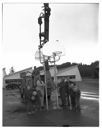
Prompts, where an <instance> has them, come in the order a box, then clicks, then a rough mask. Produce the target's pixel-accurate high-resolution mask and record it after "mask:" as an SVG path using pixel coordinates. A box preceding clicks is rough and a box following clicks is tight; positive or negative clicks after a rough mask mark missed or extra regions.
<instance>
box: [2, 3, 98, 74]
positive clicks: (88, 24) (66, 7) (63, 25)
mask: <svg viewBox="0 0 102 128" xmlns="http://www.w3.org/2000/svg"><path fill="white" fill-rule="evenodd" d="M42 6H43V4H42V3H39V4H35V3H34V4H30V3H27V4H25V3H22V4H20V3H19V4H17V3H16V4H15V3H14V4H13V3H12V4H10V3H8V4H7V3H5V4H3V25H2V27H3V43H2V54H3V63H2V67H6V71H7V72H9V69H10V67H12V66H13V67H14V70H15V71H19V70H22V69H25V68H29V67H33V66H37V67H38V66H41V64H40V62H39V61H38V60H35V53H36V51H37V50H38V45H39V25H38V17H39V15H40V13H41V12H42ZM49 6H50V8H51V15H50V23H49V24H50V27H49V30H50V31H49V42H47V44H45V45H44V48H43V50H42V51H43V54H45V55H52V52H54V51H62V56H61V58H60V60H59V61H58V62H57V64H61V63H65V62H76V63H85V64H90V63H91V62H94V61H96V60H99V55H98V47H99V42H98V35H99V34H98V19H99V5H98V4H86V3H85V4H81V3H80V4H78V3H77V4H74V3H73V4H68V3H66V4H65V3H64V4H62V3H61V4H60V3H57V4H55V3H53V4H52V3H50V5H49Z"/></svg>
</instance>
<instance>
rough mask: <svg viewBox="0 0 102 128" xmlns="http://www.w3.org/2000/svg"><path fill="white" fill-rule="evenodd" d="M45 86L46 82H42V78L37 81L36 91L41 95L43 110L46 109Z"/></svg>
mask: <svg viewBox="0 0 102 128" xmlns="http://www.w3.org/2000/svg"><path fill="white" fill-rule="evenodd" d="M44 86H45V84H44V82H43V81H41V78H40V77H39V79H38V80H37V87H36V90H37V91H38V93H39V97H40V102H41V108H44Z"/></svg>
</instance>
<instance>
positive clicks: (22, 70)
mask: <svg viewBox="0 0 102 128" xmlns="http://www.w3.org/2000/svg"><path fill="white" fill-rule="evenodd" d="M30 69H32V67H29V68H26V69H23V70H20V71H17V72H14V73H13V74H9V75H6V76H5V77H7V76H12V75H14V74H17V73H21V72H24V71H26V70H30Z"/></svg>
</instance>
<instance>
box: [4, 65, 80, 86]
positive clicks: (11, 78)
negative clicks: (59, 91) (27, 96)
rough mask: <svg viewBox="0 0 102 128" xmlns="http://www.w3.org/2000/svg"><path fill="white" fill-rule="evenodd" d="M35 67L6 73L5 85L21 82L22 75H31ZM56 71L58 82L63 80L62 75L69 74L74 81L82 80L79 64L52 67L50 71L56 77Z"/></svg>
mask: <svg viewBox="0 0 102 128" xmlns="http://www.w3.org/2000/svg"><path fill="white" fill-rule="evenodd" d="M32 71H33V69H32V67H30V68H27V69H24V70H21V71H18V72H14V73H12V74H9V75H5V76H4V77H3V84H4V85H3V87H5V86H7V84H9V83H13V84H14V83H17V82H18V83H19V82H20V80H21V75H23V74H24V73H26V74H27V75H31V73H32ZM55 71H56V76H57V80H58V82H59V81H60V80H61V78H62V77H67V76H69V78H70V79H71V80H72V81H81V80H82V78H81V75H80V72H79V69H78V65H75V66H71V67H67V68H63V69H57V68H56V69H55V68H54V67H50V73H51V77H52V78H54V75H55ZM40 75H41V76H42V77H43V78H44V70H43V69H41V70H40Z"/></svg>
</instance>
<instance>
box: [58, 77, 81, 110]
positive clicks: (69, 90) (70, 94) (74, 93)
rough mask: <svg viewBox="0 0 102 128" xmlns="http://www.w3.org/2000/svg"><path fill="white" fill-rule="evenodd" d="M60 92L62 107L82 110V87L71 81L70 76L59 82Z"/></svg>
mask: <svg viewBox="0 0 102 128" xmlns="http://www.w3.org/2000/svg"><path fill="white" fill-rule="evenodd" d="M59 94H60V98H61V102H62V104H61V107H62V108H63V109H65V108H67V107H69V109H71V110H80V95H81V92H80V89H79V87H78V85H77V84H76V83H75V82H72V81H70V79H69V77H67V78H66V79H65V78H62V80H61V82H60V83H59Z"/></svg>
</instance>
